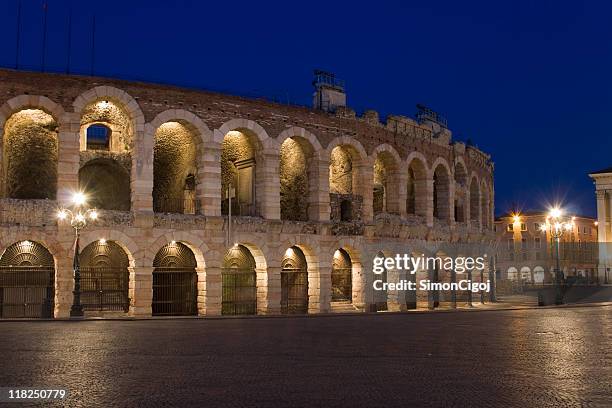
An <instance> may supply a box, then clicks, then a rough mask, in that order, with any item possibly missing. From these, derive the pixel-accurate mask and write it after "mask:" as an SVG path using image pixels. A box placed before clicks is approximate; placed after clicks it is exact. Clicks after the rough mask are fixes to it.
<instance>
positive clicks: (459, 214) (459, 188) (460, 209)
mask: <svg viewBox="0 0 612 408" xmlns="http://www.w3.org/2000/svg"><path fill="white" fill-rule="evenodd" d="M466 189H467V171H466V170H465V166H464V165H463V163H461V162H457V163H456V164H455V205H454V211H455V221H456V222H465V221H466V219H465V200H466Z"/></svg>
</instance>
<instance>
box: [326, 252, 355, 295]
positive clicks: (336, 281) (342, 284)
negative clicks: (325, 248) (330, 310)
mask: <svg viewBox="0 0 612 408" xmlns="http://www.w3.org/2000/svg"><path fill="white" fill-rule="evenodd" d="M352 273H353V263H352V261H351V257H350V256H349V254H348V253H347V252H346V251H345V250H344V249H338V250H336V252H335V253H334V260H333V263H332V273H331V279H332V298H331V300H332V302H339V301H349V302H350V301H352V298H353V296H352V295H353V293H352V292H353V278H352Z"/></svg>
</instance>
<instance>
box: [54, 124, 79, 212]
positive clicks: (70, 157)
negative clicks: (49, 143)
mask: <svg viewBox="0 0 612 408" xmlns="http://www.w3.org/2000/svg"><path fill="white" fill-rule="evenodd" d="M60 123H61V124H60V127H59V135H58V157H57V159H58V160H57V200H58V204H59V205H63V203H67V202H68V201H69V200H70V197H71V194H72V193H73V192H74V191H77V190H78V188H79V167H80V151H79V130H80V126H81V122H80V118H79V115H78V114H76V113H65V114H64V115H63V117H62V119H61V121H60Z"/></svg>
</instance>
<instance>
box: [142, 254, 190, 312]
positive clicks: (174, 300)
mask: <svg viewBox="0 0 612 408" xmlns="http://www.w3.org/2000/svg"><path fill="white" fill-rule="evenodd" d="M196 265H197V262H196V259H195V256H194V254H193V252H192V251H191V249H189V247H187V245H185V244H183V243H180V242H173V243H170V244H168V245H166V246H164V247H163V248H162V249H160V250H159V252H158V253H157V255H156V256H155V259H154V260H153V266H154V268H155V269H154V270H153V301H152V304H151V308H152V313H153V316H193V315H197V314H198V274H197V272H196Z"/></svg>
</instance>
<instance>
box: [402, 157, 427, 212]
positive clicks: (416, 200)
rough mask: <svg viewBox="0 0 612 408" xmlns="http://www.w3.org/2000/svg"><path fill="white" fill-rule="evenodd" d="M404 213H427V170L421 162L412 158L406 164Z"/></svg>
mask: <svg viewBox="0 0 612 408" xmlns="http://www.w3.org/2000/svg"><path fill="white" fill-rule="evenodd" d="M406 194H407V195H406V213H407V214H408V215H419V216H423V217H424V216H426V215H427V170H426V168H425V165H424V163H423V162H421V161H420V160H419V159H413V160H412V161H411V162H410V164H409V166H408V180H407V185H406Z"/></svg>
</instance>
